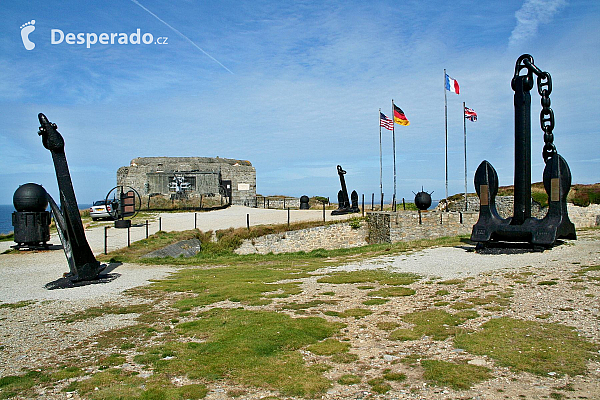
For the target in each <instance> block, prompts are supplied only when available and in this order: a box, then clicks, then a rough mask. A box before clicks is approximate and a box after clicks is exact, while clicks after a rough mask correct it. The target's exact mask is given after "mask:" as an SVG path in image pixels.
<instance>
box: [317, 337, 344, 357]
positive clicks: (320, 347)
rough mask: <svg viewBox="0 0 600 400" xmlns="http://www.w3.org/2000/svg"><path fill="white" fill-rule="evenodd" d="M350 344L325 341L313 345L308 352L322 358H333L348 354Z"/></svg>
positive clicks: (334, 340)
mask: <svg viewBox="0 0 600 400" xmlns="http://www.w3.org/2000/svg"><path fill="white" fill-rule="evenodd" d="M349 349H350V343H347V342H340V341H339V340H336V339H325V340H323V341H322V342H318V343H315V344H311V345H310V346H308V347H307V348H306V350H308V351H310V352H311V353H314V354H317V355H320V356H331V355H333V354H339V353H347V352H348V350H349Z"/></svg>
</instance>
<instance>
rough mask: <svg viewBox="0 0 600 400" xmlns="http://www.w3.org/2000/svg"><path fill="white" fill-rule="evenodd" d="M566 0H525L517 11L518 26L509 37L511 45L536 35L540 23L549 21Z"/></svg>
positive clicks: (564, 4)
mask: <svg viewBox="0 0 600 400" xmlns="http://www.w3.org/2000/svg"><path fill="white" fill-rule="evenodd" d="M566 5H567V2H566V1H565V0H525V2H524V3H523V6H522V7H521V8H520V9H519V10H518V11H517V12H516V13H515V17H516V18H517V26H515V28H514V29H513V31H512V33H511V35H510V38H509V39H508V45H509V46H511V47H512V46H515V45H518V44H520V43H522V42H523V41H526V40H527V39H529V38H531V37H532V36H535V34H536V33H537V30H538V27H539V25H540V24H544V23H548V22H550V21H551V20H552V17H554V15H555V14H556V13H557V12H558V11H559V10H560V9H561V8H562V7H564V6H566Z"/></svg>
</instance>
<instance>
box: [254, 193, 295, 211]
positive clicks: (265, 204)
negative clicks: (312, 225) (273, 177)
mask: <svg viewBox="0 0 600 400" xmlns="http://www.w3.org/2000/svg"><path fill="white" fill-rule="evenodd" d="M256 207H257V208H275V209H283V210H285V209H286V208H300V198H299V197H286V198H281V197H269V196H261V195H257V196H256Z"/></svg>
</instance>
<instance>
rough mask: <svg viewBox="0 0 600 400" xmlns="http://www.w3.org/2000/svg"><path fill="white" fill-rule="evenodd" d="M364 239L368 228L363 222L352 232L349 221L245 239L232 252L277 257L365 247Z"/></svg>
mask: <svg viewBox="0 0 600 400" xmlns="http://www.w3.org/2000/svg"><path fill="white" fill-rule="evenodd" d="M366 236H367V227H366V223H365V222H364V221H363V222H362V223H361V227H360V228H358V229H353V228H352V227H351V226H350V223H349V222H342V223H337V224H332V225H327V226H318V227H315V228H308V229H301V230H297V231H289V232H283V233H274V234H271V235H265V236H261V237H259V238H256V239H249V240H244V242H243V243H242V245H241V246H240V247H239V248H238V249H236V250H235V252H236V253H237V254H257V253H258V254H268V253H271V252H272V253H274V254H278V253H290V252H296V251H312V250H316V249H325V250H333V249H345V248H350V247H360V246H365V245H366V244H367V241H366Z"/></svg>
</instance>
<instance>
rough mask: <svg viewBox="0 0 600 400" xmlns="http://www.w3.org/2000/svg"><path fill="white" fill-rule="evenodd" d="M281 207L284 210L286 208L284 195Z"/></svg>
mask: <svg viewBox="0 0 600 400" xmlns="http://www.w3.org/2000/svg"><path fill="white" fill-rule="evenodd" d="M283 209H284V210H285V209H286V206H285V197H284V198H283ZM288 225H289V224H288Z"/></svg>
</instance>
